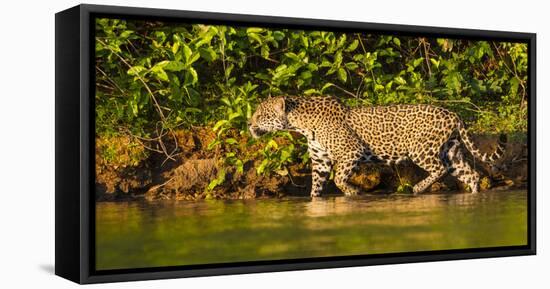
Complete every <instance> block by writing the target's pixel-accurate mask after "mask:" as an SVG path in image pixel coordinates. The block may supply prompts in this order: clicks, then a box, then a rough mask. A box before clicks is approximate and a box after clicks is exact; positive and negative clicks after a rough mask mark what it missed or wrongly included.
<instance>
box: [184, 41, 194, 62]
mask: <svg viewBox="0 0 550 289" xmlns="http://www.w3.org/2000/svg"><path fill="white" fill-rule="evenodd" d="M192 54H193V51H192V50H191V48H189V46H187V44H183V56H184V59H185V64H188V63H189V59H190V58H191V55H192Z"/></svg>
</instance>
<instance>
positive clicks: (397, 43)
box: [393, 37, 401, 47]
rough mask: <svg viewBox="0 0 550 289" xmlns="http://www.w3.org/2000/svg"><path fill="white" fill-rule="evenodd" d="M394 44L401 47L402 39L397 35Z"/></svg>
mask: <svg viewBox="0 0 550 289" xmlns="http://www.w3.org/2000/svg"><path fill="white" fill-rule="evenodd" d="M393 44H395V45H397V46H399V47H401V40H399V38H397V37H394V38H393Z"/></svg>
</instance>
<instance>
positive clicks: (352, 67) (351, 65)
mask: <svg viewBox="0 0 550 289" xmlns="http://www.w3.org/2000/svg"><path fill="white" fill-rule="evenodd" d="M345 66H346V68H347V69H349V70H355V69H357V67H359V65H357V63H355V62H348V63H346V64H345Z"/></svg>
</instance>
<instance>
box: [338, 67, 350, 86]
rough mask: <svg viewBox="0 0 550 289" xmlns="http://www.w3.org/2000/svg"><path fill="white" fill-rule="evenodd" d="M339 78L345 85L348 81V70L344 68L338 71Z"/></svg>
mask: <svg viewBox="0 0 550 289" xmlns="http://www.w3.org/2000/svg"><path fill="white" fill-rule="evenodd" d="M338 78H339V79H340V80H341V81H342V82H344V83H345V82H346V81H347V80H348V74H347V72H346V70H345V69H344V68H342V67H340V68H339V69H338Z"/></svg>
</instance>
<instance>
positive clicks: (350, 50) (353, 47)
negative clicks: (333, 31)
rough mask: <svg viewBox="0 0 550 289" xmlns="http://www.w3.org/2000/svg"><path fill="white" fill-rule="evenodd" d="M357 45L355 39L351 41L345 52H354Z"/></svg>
mask: <svg viewBox="0 0 550 289" xmlns="http://www.w3.org/2000/svg"><path fill="white" fill-rule="evenodd" d="M358 45H359V41H358V40H357V39H355V40H353V42H352V43H351V44H350V45H349V46H348V47H347V48H346V52H352V51H355V49H357V46H358Z"/></svg>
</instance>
